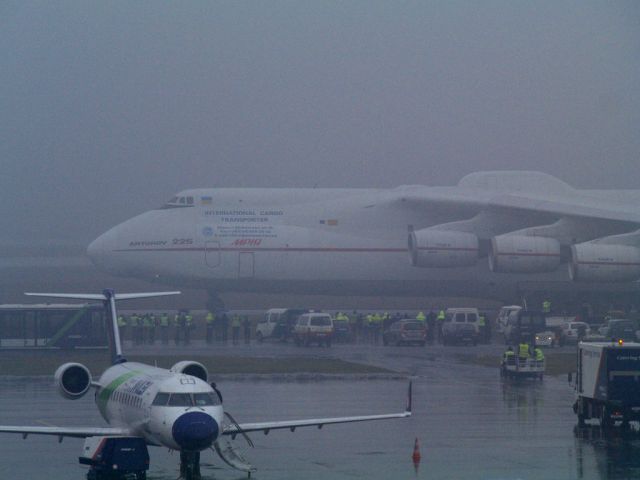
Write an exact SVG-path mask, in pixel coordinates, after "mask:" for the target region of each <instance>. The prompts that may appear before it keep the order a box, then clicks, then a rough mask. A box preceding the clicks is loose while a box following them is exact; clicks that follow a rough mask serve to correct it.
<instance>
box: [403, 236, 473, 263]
mask: <svg viewBox="0 0 640 480" xmlns="http://www.w3.org/2000/svg"><path fill="white" fill-rule="evenodd" d="M409 255H410V258H411V264H412V265H413V266H414V267H467V266H470V265H474V264H475V263H476V262H477V261H478V237H476V236H475V235H473V234H471V233H465V232H454V231H444V230H429V229H423V230H418V231H415V232H411V233H410V234H409Z"/></svg>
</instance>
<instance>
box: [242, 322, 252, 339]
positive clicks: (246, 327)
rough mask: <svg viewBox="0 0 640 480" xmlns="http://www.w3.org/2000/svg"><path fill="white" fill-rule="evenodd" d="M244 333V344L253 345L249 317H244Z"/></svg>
mask: <svg viewBox="0 0 640 480" xmlns="http://www.w3.org/2000/svg"><path fill="white" fill-rule="evenodd" d="M242 333H244V344H245V345H249V344H250V343H251V322H250V321H249V315H243V316H242Z"/></svg>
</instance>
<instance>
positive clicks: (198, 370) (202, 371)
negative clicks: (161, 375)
mask: <svg viewBox="0 0 640 480" xmlns="http://www.w3.org/2000/svg"><path fill="white" fill-rule="evenodd" d="M169 371H171V372H174V373H184V374H185V375H191V376H192V377H196V378H199V379H200V380H203V381H205V382H206V381H208V379H209V372H208V371H207V367H205V366H204V365H202V364H201V363H199V362H194V361H191V360H183V361H182V362H178V363H176V364H175V365H174V366H173V367H171V368H170V369H169Z"/></svg>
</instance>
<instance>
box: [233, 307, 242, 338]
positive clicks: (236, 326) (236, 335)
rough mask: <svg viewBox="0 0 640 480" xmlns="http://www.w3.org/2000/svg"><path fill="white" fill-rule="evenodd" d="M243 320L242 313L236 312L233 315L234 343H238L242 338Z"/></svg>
mask: <svg viewBox="0 0 640 480" xmlns="http://www.w3.org/2000/svg"><path fill="white" fill-rule="evenodd" d="M241 324H242V321H241V320H240V315H238V314H237V313H234V314H233V316H232V317H231V341H232V343H233V344H234V345H237V344H238V341H239V339H240V326H241Z"/></svg>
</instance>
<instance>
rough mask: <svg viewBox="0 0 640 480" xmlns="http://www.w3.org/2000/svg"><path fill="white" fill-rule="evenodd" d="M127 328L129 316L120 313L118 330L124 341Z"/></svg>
mask: <svg viewBox="0 0 640 480" xmlns="http://www.w3.org/2000/svg"><path fill="white" fill-rule="evenodd" d="M126 328H127V318H126V317H125V316H124V315H118V331H119V332H120V338H121V339H122V340H123V341H124V334H125V330H126Z"/></svg>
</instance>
